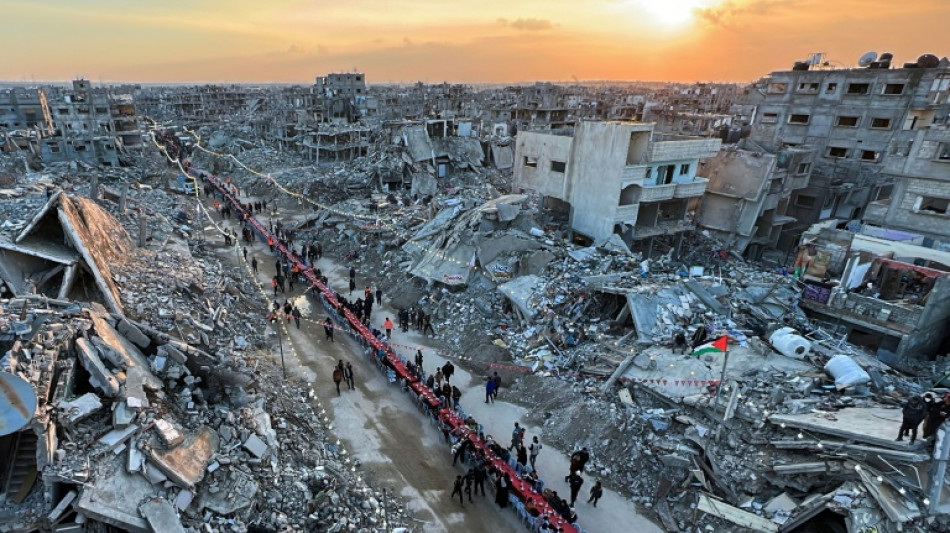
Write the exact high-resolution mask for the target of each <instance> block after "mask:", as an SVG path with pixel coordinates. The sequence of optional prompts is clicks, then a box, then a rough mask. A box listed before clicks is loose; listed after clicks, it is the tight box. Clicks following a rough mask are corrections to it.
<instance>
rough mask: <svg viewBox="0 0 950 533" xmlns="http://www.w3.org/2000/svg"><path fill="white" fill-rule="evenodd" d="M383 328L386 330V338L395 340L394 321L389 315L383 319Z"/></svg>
mask: <svg viewBox="0 0 950 533" xmlns="http://www.w3.org/2000/svg"><path fill="white" fill-rule="evenodd" d="M383 329H385V330H386V340H389V341H391V340H393V321H392V320H390V319H389V317H388V316H387V317H386V320H384V321H383Z"/></svg>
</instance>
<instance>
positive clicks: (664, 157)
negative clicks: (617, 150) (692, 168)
mask: <svg viewBox="0 0 950 533" xmlns="http://www.w3.org/2000/svg"><path fill="white" fill-rule="evenodd" d="M664 137H666V138H671V139H676V136H672V135H670V136H664ZM721 146H722V141H721V140H719V139H709V138H701V139H697V138H695V137H683V138H682V140H664V141H654V142H653V145H652V146H651V147H650V152H649V157H648V159H649V160H650V161H681V160H687V159H702V158H704V157H715V156H716V154H718V153H719V148H720V147H721Z"/></svg>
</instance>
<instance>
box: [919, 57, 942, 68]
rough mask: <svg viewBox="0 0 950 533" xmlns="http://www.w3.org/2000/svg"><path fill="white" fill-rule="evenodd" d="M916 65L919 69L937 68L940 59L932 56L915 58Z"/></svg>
mask: <svg viewBox="0 0 950 533" xmlns="http://www.w3.org/2000/svg"><path fill="white" fill-rule="evenodd" d="M917 64H918V65H920V68H937V67H938V66H939V65H940V59H939V58H938V57H937V56H935V55H933V54H924V55H922V56H920V57H918V58H917Z"/></svg>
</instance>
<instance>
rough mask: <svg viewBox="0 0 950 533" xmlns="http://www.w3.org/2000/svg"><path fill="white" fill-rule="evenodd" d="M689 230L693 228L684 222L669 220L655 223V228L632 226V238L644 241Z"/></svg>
mask: <svg viewBox="0 0 950 533" xmlns="http://www.w3.org/2000/svg"><path fill="white" fill-rule="evenodd" d="M691 229H694V226H693V225H692V224H690V223H689V222H686V221H685V220H671V221H665V222H657V224H656V225H655V226H634V227H633V235H632V236H633V238H634V239H646V238H649V237H656V236H659V235H675V234H677V233H680V232H681V231H687V230H691Z"/></svg>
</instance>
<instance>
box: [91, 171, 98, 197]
mask: <svg viewBox="0 0 950 533" xmlns="http://www.w3.org/2000/svg"><path fill="white" fill-rule="evenodd" d="M89 197H90V198H92V199H93V200H97V199H99V176H97V175H96V174H93V175H92V179H91V180H90V181H89Z"/></svg>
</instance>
